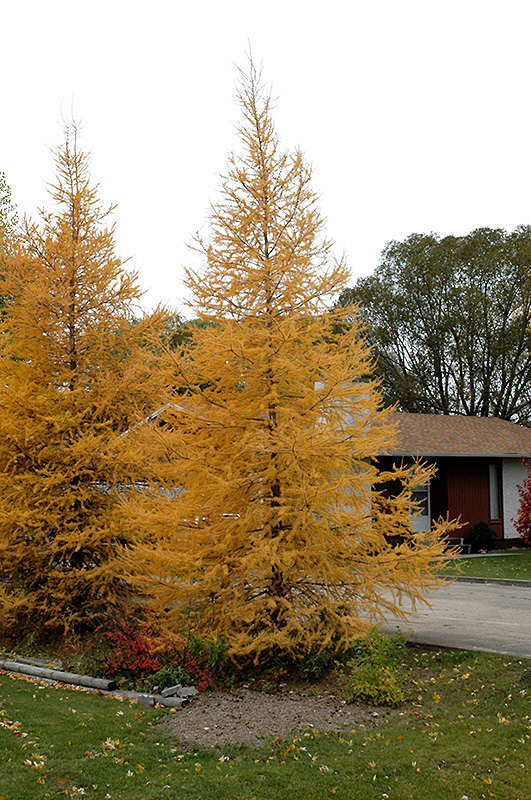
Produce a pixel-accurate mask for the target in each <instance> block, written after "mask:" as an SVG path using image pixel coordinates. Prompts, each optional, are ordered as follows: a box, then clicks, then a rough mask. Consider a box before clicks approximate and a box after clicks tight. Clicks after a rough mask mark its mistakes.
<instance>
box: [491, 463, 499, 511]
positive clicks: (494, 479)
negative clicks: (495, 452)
mask: <svg viewBox="0 0 531 800" xmlns="http://www.w3.org/2000/svg"><path fill="white" fill-rule="evenodd" d="M489 498H490V518H491V519H501V514H500V508H501V503H500V467H499V464H496V463H493V464H489Z"/></svg>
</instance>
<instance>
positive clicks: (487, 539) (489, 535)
mask: <svg viewBox="0 0 531 800" xmlns="http://www.w3.org/2000/svg"><path fill="white" fill-rule="evenodd" d="M497 538H498V537H497V535H496V531H495V530H494V528H492V527H491V526H490V525H489V523H488V522H476V524H475V525H474V527H473V528H472V531H471V533H470V536H469V537H468V540H467V541H468V543H469V544H470V545H471V549H472V552H473V553H479V551H480V550H492V548H493V546H494V542H495V541H496V539H497Z"/></svg>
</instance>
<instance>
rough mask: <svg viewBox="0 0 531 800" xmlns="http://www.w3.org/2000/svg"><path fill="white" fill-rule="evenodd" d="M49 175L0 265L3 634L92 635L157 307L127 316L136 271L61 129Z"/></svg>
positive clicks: (149, 402) (144, 400)
mask: <svg viewBox="0 0 531 800" xmlns="http://www.w3.org/2000/svg"><path fill="white" fill-rule="evenodd" d="M56 167H57V176H56V180H55V183H54V185H53V186H51V187H50V190H49V191H50V198H51V201H52V203H51V206H52V210H50V211H42V212H41V219H40V221H39V223H32V222H31V221H26V222H25V223H24V224H23V226H22V228H21V230H20V232H19V233H18V234H17V235H16V236H15V238H14V242H13V246H12V247H11V248H10V252H9V253H4V256H3V260H4V263H3V264H2V269H1V270H0V271H1V272H2V273H3V274H4V275H5V283H4V286H5V287H6V294H7V297H8V301H7V305H6V308H5V314H4V318H3V320H2V322H3V333H2V339H1V358H0V405H1V407H2V418H1V420H0V587H1V588H0V593H1V597H0V632H1V633H3V634H4V635H10V634H13V633H16V634H17V635H22V634H25V633H37V634H43V633H44V634H45V633H46V632H48V633H50V634H54V633H57V632H64V631H69V630H82V629H87V628H93V627H95V626H97V625H98V624H101V623H102V621H103V620H105V619H107V620H108V619H109V618H110V617H112V616H113V615H121V614H123V613H126V610H127V608H131V607H132V601H131V590H130V587H129V585H128V584H127V583H126V582H125V581H124V579H123V577H122V575H121V573H120V571H119V568H118V566H117V560H116V559H117V555H118V554H119V552H121V550H122V548H123V547H124V546H125V545H126V544H127V542H128V541H130V537H129V535H128V533H127V526H126V525H124V524H121V523H120V522H119V518H117V517H116V515H115V508H116V501H117V497H118V495H119V494H120V492H121V491H123V490H124V488H127V487H129V489H130V490H132V489H134V487H135V486H137V485H139V481H140V480H141V478H142V476H141V475H139V473H138V472H137V471H136V467H135V466H134V464H133V463H132V462H131V461H130V460H129V462H128V461H127V459H126V456H125V454H124V452H123V444H122V442H123V438H124V437H122V436H121V434H123V433H124V432H125V431H127V429H128V428H129V427H130V426H131V425H132V424H134V423H136V422H137V421H138V420H139V419H142V418H143V416H145V415H146V414H147V413H150V412H151V411H152V410H153V408H155V407H156V406H157V405H158V404H159V403H160V396H159V393H158V388H157V377H156V376H157V372H156V370H153V369H152V368H151V367H152V365H151V364H150V361H151V360H153V358H154V357H155V354H154V351H153V349H152V348H150V347H146V346H145V344H146V341H147V339H148V337H149V336H150V335H151V334H153V333H155V332H156V330H157V328H158V327H159V325H160V323H161V320H162V316H163V313H162V312H161V311H157V312H155V313H153V314H152V315H149V316H143V317H142V315H140V314H139V313H138V311H136V317H137V318H136V319H135V316H134V314H135V304H137V303H138V300H139V296H140V292H139V289H138V286H137V283H136V277H135V276H134V275H133V274H129V273H127V272H126V271H125V270H124V268H123V266H122V264H121V261H120V259H119V258H118V257H117V256H116V254H115V251H114V233H113V227H112V226H111V227H109V226H108V225H107V214H108V213H109V212H108V211H106V210H105V209H103V208H102V206H101V204H100V201H99V199H98V194H97V189H96V188H95V187H93V186H92V185H91V182H90V175H89V171H88V159H87V156H86V155H85V154H84V153H83V152H82V151H81V150H80V149H79V148H78V146H77V143H76V134H75V130H74V131H72V130H71V131H70V132H69V134H68V135H67V137H66V141H65V144H64V146H62V147H61V148H60V149H58V150H57V152H56ZM111 210H112V209H111ZM117 520H118V521H117Z"/></svg>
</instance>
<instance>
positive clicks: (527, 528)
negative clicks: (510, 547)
mask: <svg viewBox="0 0 531 800" xmlns="http://www.w3.org/2000/svg"><path fill="white" fill-rule="evenodd" d="M525 463H526V464H527V468H528V473H527V478H526V479H525V481H524V483H523V484H522V485H521V486H519V487H518V493H519V495H520V508H519V509H518V516H517V517H516V519H515V520H514V527H515V528H516V530H517V531H518V533H519V534H520V541H521V543H522V544H523V546H524V547H531V476H530V472H529V466H530V465H529V461H527V460H526V462H525Z"/></svg>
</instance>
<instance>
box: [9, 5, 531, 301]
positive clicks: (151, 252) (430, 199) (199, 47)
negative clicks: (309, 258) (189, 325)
mask: <svg viewBox="0 0 531 800" xmlns="http://www.w3.org/2000/svg"><path fill="white" fill-rule="evenodd" d="M0 18H1V42H2V45H1V52H2V76H3V79H2V93H1V106H0V108H1V112H0V113H1V124H0V171H3V172H5V174H6V178H7V181H8V183H9V184H10V186H11V188H12V192H13V198H14V200H15V202H16V203H17V205H18V208H19V212H20V213H21V214H23V213H27V214H29V215H32V216H33V215H34V214H35V210H36V209H37V207H39V206H41V205H43V204H46V202H47V199H46V189H45V186H46V182H47V181H50V180H51V179H53V175H54V167H53V159H52V156H51V153H50V148H53V147H54V146H57V145H59V144H60V143H61V142H62V138H63V134H62V130H63V126H62V118H65V119H69V118H71V116H72V113H73V114H74V115H75V117H76V118H77V120H80V121H81V123H82V139H81V141H82V146H83V148H84V149H86V150H88V151H90V153H91V166H92V175H93V178H94V180H95V182H99V184H100V195H101V197H102V199H103V201H104V202H105V203H117V204H118V208H117V211H116V222H117V233H118V253H119V254H120V255H121V256H122V257H123V258H128V257H130V258H131V261H130V262H129V266H130V267H131V268H135V269H137V270H138V272H139V283H140V286H141V287H142V289H144V290H146V294H145V296H144V305H145V306H146V307H151V306H153V305H156V304H157V303H158V302H161V301H162V302H164V303H165V304H167V305H169V306H170V307H172V308H175V309H176V310H179V311H184V313H185V314H186V315H190V314H191V312H190V311H186V309H183V305H182V301H183V299H184V297H185V290H184V289H183V286H182V283H181V279H182V276H183V265H184V264H186V263H190V260H191V258H192V256H191V254H190V252H189V250H188V248H187V243H188V244H189V243H190V242H191V239H192V235H193V233H194V231H195V230H196V229H197V228H198V227H201V226H203V225H204V224H205V220H206V218H207V214H208V208H209V204H210V203H211V202H215V200H216V198H217V188H218V185H219V180H218V174H219V173H220V172H222V171H223V170H224V168H225V164H226V160H227V153H228V151H229V150H230V149H237V148H238V139H237V136H236V134H235V125H236V124H237V123H238V121H239V119H240V113H239V109H238V106H237V104H236V102H235V80H236V77H237V70H236V67H235V64H239V65H241V66H243V67H245V64H246V57H245V53H246V51H247V49H248V42H250V43H251V47H252V51H253V56H254V59H255V61H257V62H262V63H263V67H264V73H263V74H264V78H265V80H266V82H268V83H270V84H272V87H273V94H274V96H275V97H278V101H277V104H276V111H275V119H276V126H277V132H278V134H279V136H280V139H281V141H282V144H283V145H284V146H285V147H286V148H287V149H291V148H293V147H295V146H299V147H300V148H301V149H302V150H303V152H304V153H305V156H306V159H307V160H308V162H309V163H311V164H312V166H313V169H314V187H315V188H316V190H317V191H318V192H319V193H320V195H321V208H322V211H323V213H324V215H325V216H326V217H327V220H328V224H327V234H328V235H329V237H331V238H332V239H334V240H335V242H336V248H337V253H338V254H339V255H340V254H341V253H342V252H343V251H344V252H345V253H346V256H347V262H348V264H349V266H350V268H351V271H352V276H353V278H352V281H354V279H355V277H357V276H360V275H367V274H369V273H371V272H372V271H373V269H374V268H375V266H376V265H377V263H378V260H379V255H380V253H381V250H382V249H383V247H384V245H385V244H386V242H388V241H390V240H391V239H403V238H405V237H406V236H408V235H409V234H410V233H413V232H429V231H435V232H437V233H440V234H441V235H447V234H463V233H467V232H468V231H470V230H473V229H474V228H477V227H480V226H489V227H502V228H506V229H510V230H512V229H513V228H514V227H515V226H516V225H519V224H530V223H531V197H530V187H531V141H530V139H531V137H530V127H531V125H530V123H531V112H530V102H531V94H530V78H531V48H530V46H529V32H530V30H531V3H530V2H529V0H504V2H503V3H502V2H499V0H497V2H491V1H490V0H458V1H456V0H445V2H442V1H441V0H365V1H364V2H362V1H361V0H327V2H319V3H317V2H312V1H311V0H267V2H257V1H256V0H195V1H194V2H192V1H190V2H183V0H150V2H142V3H140V2H135V0H91V2H90V3H85V2H83V3H82V2H80V0H18V1H17V2H16V3H15V2H7V0H3V2H2V3H1V15H0Z"/></svg>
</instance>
